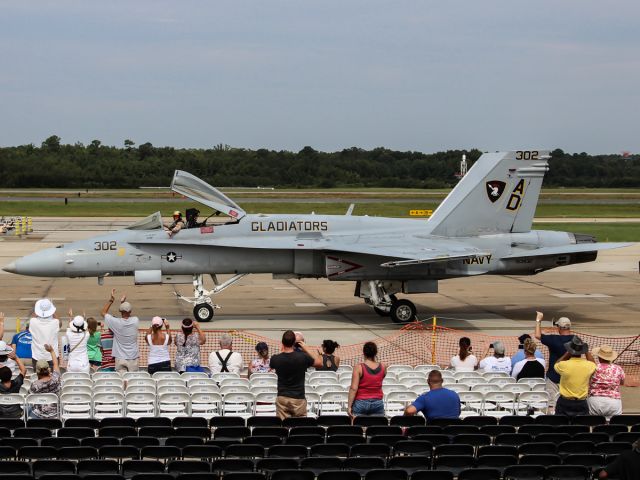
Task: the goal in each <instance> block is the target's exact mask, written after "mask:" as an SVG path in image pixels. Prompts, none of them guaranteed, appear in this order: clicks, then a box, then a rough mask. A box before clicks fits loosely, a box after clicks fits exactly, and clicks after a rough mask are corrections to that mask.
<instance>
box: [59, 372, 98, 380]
mask: <svg viewBox="0 0 640 480" xmlns="http://www.w3.org/2000/svg"><path fill="white" fill-rule="evenodd" d="M60 379H61V380H62V383H64V382H66V381H67V380H77V379H84V380H91V374H90V373H88V372H64V373H63V374H62V376H61V377H60Z"/></svg>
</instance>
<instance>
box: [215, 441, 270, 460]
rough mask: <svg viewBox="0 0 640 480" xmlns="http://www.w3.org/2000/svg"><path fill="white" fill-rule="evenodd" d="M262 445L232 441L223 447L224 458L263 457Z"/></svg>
mask: <svg viewBox="0 0 640 480" xmlns="http://www.w3.org/2000/svg"><path fill="white" fill-rule="evenodd" d="M264 453H265V452H264V447H263V446H262V445H256V444H250V443H234V444H233V445H229V446H228V447H227V448H225V449H224V456H225V458H263V457H264Z"/></svg>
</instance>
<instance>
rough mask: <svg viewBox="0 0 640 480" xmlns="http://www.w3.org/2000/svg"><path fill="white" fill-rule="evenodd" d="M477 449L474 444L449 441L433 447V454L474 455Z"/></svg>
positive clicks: (436, 455)
mask: <svg viewBox="0 0 640 480" xmlns="http://www.w3.org/2000/svg"><path fill="white" fill-rule="evenodd" d="M474 453H475V449H474V448H473V445H469V444H468V443H466V444H465V443H449V444H446V445H436V446H435V447H434V449H433V456H434V457H440V456H442V455H471V456H473V455H474Z"/></svg>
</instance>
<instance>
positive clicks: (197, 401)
mask: <svg viewBox="0 0 640 480" xmlns="http://www.w3.org/2000/svg"><path fill="white" fill-rule="evenodd" d="M195 388H202V387H195ZM221 414H222V396H221V395H220V394H219V393H216V392H195V393H194V392H192V393H191V416H192V417H204V418H211V417H213V416H215V415H221Z"/></svg>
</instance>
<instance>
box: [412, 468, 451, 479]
mask: <svg viewBox="0 0 640 480" xmlns="http://www.w3.org/2000/svg"><path fill="white" fill-rule="evenodd" d="M411 480H453V473H451V472H449V471H447V470H420V471H417V472H414V473H412V474H411Z"/></svg>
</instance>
